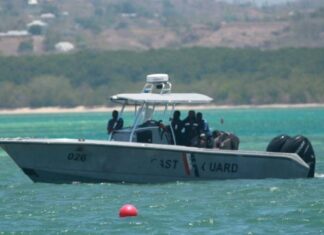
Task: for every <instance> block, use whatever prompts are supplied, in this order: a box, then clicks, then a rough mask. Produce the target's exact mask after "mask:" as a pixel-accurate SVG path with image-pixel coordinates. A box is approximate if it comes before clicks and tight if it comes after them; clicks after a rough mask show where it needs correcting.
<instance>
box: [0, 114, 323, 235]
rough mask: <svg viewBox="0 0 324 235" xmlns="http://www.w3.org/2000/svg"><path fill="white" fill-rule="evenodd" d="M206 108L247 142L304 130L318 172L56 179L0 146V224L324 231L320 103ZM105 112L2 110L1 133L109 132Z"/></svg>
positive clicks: (151, 230) (37, 229) (76, 230)
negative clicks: (31, 172)
mask: <svg viewBox="0 0 324 235" xmlns="http://www.w3.org/2000/svg"><path fill="white" fill-rule="evenodd" d="M203 113H204V116H205V117H206V119H207V120H208V122H209V124H210V126H213V127H214V128H215V129H222V130H227V131H232V132H234V133H236V134H237V135H238V136H239V137H240V139H241V146H240V148H241V149H253V150H264V149H265V148H266V146H267V144H268V142H269V141H270V139H271V138H273V137H275V136H276V135H279V134H282V133H286V134H290V135H297V134H303V135H305V136H307V137H308V138H309V139H310V140H311V142H312V144H313V147H314V149H315V151H316V156H317V166H316V177H315V178H314V179H293V180H279V179H266V180H225V181H202V182H185V183H183V182H175V183H168V184H149V185H136V184H108V183H105V184H62V185H55V184H43V183H32V182H31V181H30V180H29V179H28V178H27V177H26V176H25V175H24V174H23V173H22V171H21V170H20V169H19V168H18V167H17V166H16V165H15V163H14V162H13V161H12V160H11V159H10V158H9V157H8V156H7V155H6V153H5V152H3V151H0V205H1V207H0V216H1V219H0V234H224V233H231V234H269V233H272V234H324V200H323V198H324V197H323V194H324V163H323V157H324V125H323V123H324V109H323V108H305V109H224V110H207V111H203ZM109 116H110V114H106V113H87V114H85V113H81V114H80V113H79V114H47V115H46V114H42V115H0V123H1V126H0V136H1V137H18V136H19V137H49V138H52V137H53V138H54V137H59V138H62V137H64V138H89V139H106V138H107V136H106V130H105V128H106V122H107V119H108V118H109ZM130 116H131V114H127V115H126V116H125V123H126V125H127V121H128V120H129V119H130ZM182 116H185V112H182ZM221 117H222V118H224V120H225V122H224V124H223V125H221V124H220V122H219V119H220V118H221ZM126 203H131V204H134V205H135V206H136V207H137V209H138V210H139V215H138V216H137V217H132V218H123V219H121V218H119V217H118V212H119V208H120V207H121V206H122V205H123V204H126Z"/></svg>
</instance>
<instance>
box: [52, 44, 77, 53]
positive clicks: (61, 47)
mask: <svg viewBox="0 0 324 235" xmlns="http://www.w3.org/2000/svg"><path fill="white" fill-rule="evenodd" d="M74 49H75V46H74V44H73V43H71V42H59V43H56V44H55V50H56V51H58V52H69V51H72V50H74Z"/></svg>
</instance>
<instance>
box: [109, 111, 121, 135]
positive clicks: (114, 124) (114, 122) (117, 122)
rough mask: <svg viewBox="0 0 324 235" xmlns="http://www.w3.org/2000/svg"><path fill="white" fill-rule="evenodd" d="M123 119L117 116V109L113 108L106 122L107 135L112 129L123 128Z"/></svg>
mask: <svg viewBox="0 0 324 235" xmlns="http://www.w3.org/2000/svg"><path fill="white" fill-rule="evenodd" d="M123 125H124V120H123V119H122V118H118V111H117V110H114V111H113V112H112V118H111V119H110V120H109V122H108V124H107V132H108V135H109V134H111V133H112V132H113V131H114V130H119V129H121V128H123Z"/></svg>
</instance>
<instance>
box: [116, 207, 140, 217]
mask: <svg viewBox="0 0 324 235" xmlns="http://www.w3.org/2000/svg"><path fill="white" fill-rule="evenodd" d="M128 216H137V209H136V207H135V206H133V205H132V204H125V205H123V206H122V207H121V208H120V209H119V217H128Z"/></svg>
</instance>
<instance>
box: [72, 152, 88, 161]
mask: <svg viewBox="0 0 324 235" xmlns="http://www.w3.org/2000/svg"><path fill="white" fill-rule="evenodd" d="M67 160H69V161H80V162H85V161H86V160H87V155H86V154H85V153H80V152H73V153H69V154H68V155H67Z"/></svg>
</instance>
